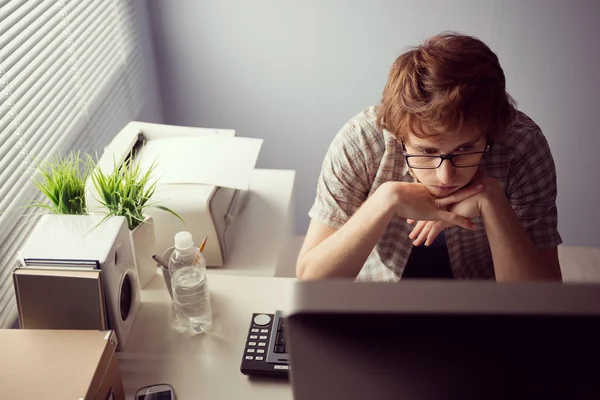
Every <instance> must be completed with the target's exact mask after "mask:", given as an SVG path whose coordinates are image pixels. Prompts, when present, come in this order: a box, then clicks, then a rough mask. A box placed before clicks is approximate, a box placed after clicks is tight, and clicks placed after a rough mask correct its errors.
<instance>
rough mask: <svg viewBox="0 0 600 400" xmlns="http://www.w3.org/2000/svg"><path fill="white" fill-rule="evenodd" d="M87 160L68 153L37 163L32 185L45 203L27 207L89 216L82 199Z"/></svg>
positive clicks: (87, 168) (41, 202)
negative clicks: (45, 199)
mask: <svg viewBox="0 0 600 400" xmlns="http://www.w3.org/2000/svg"><path fill="white" fill-rule="evenodd" d="M88 161H89V160H88V159H83V158H82V157H81V156H80V153H79V152H70V153H68V154H66V155H64V156H54V157H52V158H50V159H49V160H48V161H46V162H43V163H40V164H38V173H37V174H36V176H35V178H34V179H33V184H34V185H35V186H36V187H37V188H38V190H39V191H40V192H41V193H42V194H43V195H44V196H45V197H46V198H47V200H48V201H47V202H44V201H34V202H32V203H31V204H30V205H29V206H30V207H34V208H41V209H43V210H45V211H47V212H49V213H51V214H67V215H86V214H88V210H87V204H86V200H85V182H86V179H87V174H88V171H89V167H90V165H89V163H88Z"/></svg>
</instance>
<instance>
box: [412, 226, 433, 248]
mask: <svg viewBox="0 0 600 400" xmlns="http://www.w3.org/2000/svg"><path fill="white" fill-rule="evenodd" d="M434 224H435V221H428V222H427V223H426V224H425V226H424V227H423V230H421V233H420V234H419V237H418V238H417V240H415V241H414V242H413V244H414V245H415V246H420V245H422V244H423V243H425V241H426V240H427V237H428V236H429V231H430V230H431V227H432V226H433V225H434Z"/></svg>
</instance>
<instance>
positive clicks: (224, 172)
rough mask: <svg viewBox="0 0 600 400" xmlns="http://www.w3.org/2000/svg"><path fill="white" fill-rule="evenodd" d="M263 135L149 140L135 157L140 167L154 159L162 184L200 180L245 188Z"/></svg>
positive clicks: (248, 182) (203, 182) (157, 176)
mask: <svg viewBox="0 0 600 400" xmlns="http://www.w3.org/2000/svg"><path fill="white" fill-rule="evenodd" d="M262 143H263V140H262V139H252V138H244V137H227V136H221V135H207V136H197V137H189V136H187V137H186V136H182V137H173V138H168V139H153V140H148V141H147V142H146V143H145V145H144V147H143V148H142V149H141V150H140V152H139V153H138V155H137V157H136V159H137V160H138V162H139V163H140V167H141V168H142V170H144V171H145V170H147V169H148V168H149V167H150V165H151V164H152V163H153V162H156V167H155V177H156V178H157V179H158V180H159V181H160V183H161V184H174V183H196V184H197V183H202V184H209V185H216V186H222V187H229V188H233V189H243V190H247V189H248V187H249V185H250V178H251V176H252V171H253V170H254V166H255V165H256V160H257V158H258V153H259V152H260V148H261V146H262Z"/></svg>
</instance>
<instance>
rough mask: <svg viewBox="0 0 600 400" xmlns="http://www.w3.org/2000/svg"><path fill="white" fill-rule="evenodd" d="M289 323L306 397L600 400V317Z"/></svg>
mask: <svg viewBox="0 0 600 400" xmlns="http://www.w3.org/2000/svg"><path fill="white" fill-rule="evenodd" d="M287 326H288V328H287V329H288V332H287V334H288V344H289V345H290V357H291V379H292V384H293V388H294V398H296V399H299V400H304V399H312V400H318V399H345V400H348V399H371V398H372V399H471V398H472V399H495V398H499V399H508V398H522V397H529V398H557V396H558V398H569V399H576V398H600V379H598V376H597V371H598V368H597V365H598V362H600V320H599V319H598V318H597V317H594V316H577V315H568V316H567V315H563V316H560V315H557V316H549V315H543V316H534V315H477V314H473V315H468V314H467V315H465V314H460V315H459V314H456V315H452V314H443V315H441V314H438V315H436V314H427V315H423V314H420V315H419V314H410V313H404V314H402V313H397V314H396V313H366V314H364V313H363V314H360V313H358V314H357V313H350V314H348V313H322V314H304V315H303V314H297V315H292V316H291V317H290V318H288V322H287ZM530 396H533V397H530Z"/></svg>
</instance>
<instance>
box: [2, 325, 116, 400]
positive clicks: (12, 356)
mask: <svg viewBox="0 0 600 400" xmlns="http://www.w3.org/2000/svg"><path fill="white" fill-rule="evenodd" d="M116 346H117V338H116V336H115V334H114V332H113V331H91V330H90V331H72V330H41V329H33V330H28V329H0V388H1V389H0V396H1V398H3V399H11V400H34V399H44V400H67V399H69V400H70V399H73V400H80V399H81V400H92V399H94V400H108V399H111V400H124V399H125V393H124V390H123V382H122V380H121V373H120V371H119V364H118V361H117V357H116V355H115V349H116Z"/></svg>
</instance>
